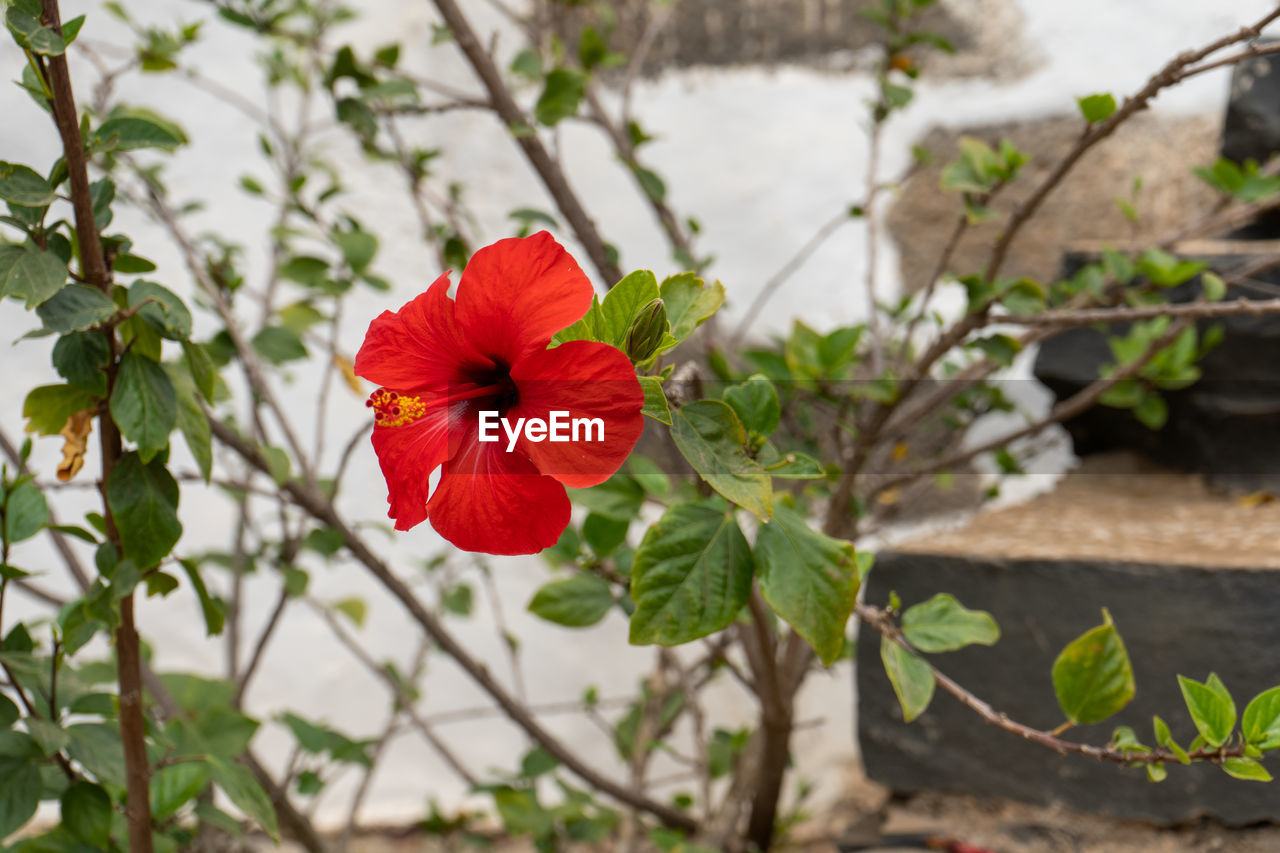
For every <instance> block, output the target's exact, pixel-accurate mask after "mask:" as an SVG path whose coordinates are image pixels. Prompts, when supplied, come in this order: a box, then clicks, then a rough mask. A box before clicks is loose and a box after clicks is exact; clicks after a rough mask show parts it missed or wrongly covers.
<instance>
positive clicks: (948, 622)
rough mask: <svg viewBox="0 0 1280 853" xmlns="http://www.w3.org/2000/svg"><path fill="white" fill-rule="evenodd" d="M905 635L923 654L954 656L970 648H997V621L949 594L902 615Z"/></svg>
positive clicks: (943, 593)
mask: <svg viewBox="0 0 1280 853" xmlns="http://www.w3.org/2000/svg"><path fill="white" fill-rule="evenodd" d="M902 633H904V634H905V635H906V637H907V640H908V641H909V642H910V643H911V645H912V646H914V647H915V648H917V649H919V650H920V651H922V652H925V653H928V654H933V653H936V652H950V651H954V650H956V649H962V648H964V647H965V646H968V645H970V644H974V643H976V644H979V645H983V646H991V645H995V643H996V641H997V640H999V639H1000V628H999V626H998V625H996V620H995V619H993V618H992V617H991V614H990V613H987V612H986V611H985V610H969V609H968V608H966V607H965V606H964V605H962V604H961V603H960V602H959V601H957V600H956V597H955V596H954V595H952V594H951V593H948V592H940V593H938V594H937V595H935V596H934V597H933V598H931V599H929V600H928V601H926V602H923V603H921V604H917V605H915V606H913V607H909V608H908V609H907V611H906V612H905V613H903V614H902Z"/></svg>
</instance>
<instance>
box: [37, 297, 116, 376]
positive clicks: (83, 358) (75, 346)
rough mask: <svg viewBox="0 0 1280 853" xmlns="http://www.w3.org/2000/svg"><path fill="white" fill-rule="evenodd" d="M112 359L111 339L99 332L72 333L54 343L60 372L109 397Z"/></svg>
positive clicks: (55, 363)
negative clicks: (108, 362)
mask: <svg viewBox="0 0 1280 853" xmlns="http://www.w3.org/2000/svg"><path fill="white" fill-rule="evenodd" d="M45 304H48V303H45ZM41 307H44V306H41ZM109 359H110V348H109V347H108V346H107V339H106V337H105V336H103V335H100V334H98V333H96V332H72V333H70V334H67V335H63V336H62V337H60V338H58V342H57V343H56V344H54V345H53V366H54V369H55V370H57V371H58V374H59V375H60V376H61V377H62V378H63V379H65V380H67V382H69V383H70V384H72V385H75V386H77V387H79V388H83V389H84V390H86V391H89V392H90V393H93V394H101V395H103V396H106V393H107V374H106V367H107V361H108V360H109Z"/></svg>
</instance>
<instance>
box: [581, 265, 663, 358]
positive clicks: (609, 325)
mask: <svg viewBox="0 0 1280 853" xmlns="http://www.w3.org/2000/svg"><path fill="white" fill-rule="evenodd" d="M658 298H659V292H658V279H657V277H655V276H654V274H653V273H652V272H650V271H649V270H636V271H635V272H633V273H631V274H630V275H628V276H626V277H625V278H623V279H622V281H620V282H618V283H617V284H615V285H614V286H613V287H611V288H610V289H609V292H608V293H606V294H605V297H604V300H603V301H602V302H601V303H600V308H599V309H598V310H599V311H600V323H599V334H600V337H599V338H598V339H597V340H601V341H604V342H605V343H606V344H609V345H610V346H615V347H618V348H620V349H621V348H622V346H623V344H625V343H626V340H627V330H628V329H630V328H631V323H632V321H634V320H635V318H636V314H637V312H639V311H640V309H641V308H643V307H644V306H646V305H648V304H649V303H650V302H652V301H653V300H655V299H658ZM592 310H593V311H594V310H597V309H595V308H593V309H592Z"/></svg>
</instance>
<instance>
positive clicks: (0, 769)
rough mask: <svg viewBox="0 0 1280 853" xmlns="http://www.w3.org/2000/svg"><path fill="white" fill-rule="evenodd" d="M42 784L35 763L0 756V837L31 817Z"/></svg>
mask: <svg viewBox="0 0 1280 853" xmlns="http://www.w3.org/2000/svg"><path fill="white" fill-rule="evenodd" d="M42 787H43V786H42V785H41V784H40V770H39V768H38V767H37V766H36V765H34V764H27V763H19V762H16V761H12V760H5V759H0V838H4V837H5V836H7V835H9V834H11V833H12V832H14V831H15V830H17V829H20V828H21V827H22V826H24V825H25V824H26V822H27V821H29V820H31V816H32V815H34V814H35V813H36V806H38V805H40V791H41V789H42Z"/></svg>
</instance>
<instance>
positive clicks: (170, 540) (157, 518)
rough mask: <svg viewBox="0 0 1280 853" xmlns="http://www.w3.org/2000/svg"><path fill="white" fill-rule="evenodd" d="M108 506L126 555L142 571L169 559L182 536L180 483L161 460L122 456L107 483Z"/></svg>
mask: <svg viewBox="0 0 1280 853" xmlns="http://www.w3.org/2000/svg"><path fill="white" fill-rule="evenodd" d="M107 504H108V505H109V506H110V507H111V512H112V513H113V514H114V515H115V519H116V522H117V525H118V526H119V529H120V544H121V545H122V546H123V548H124V555H125V556H126V557H128V558H129V559H130V560H132V561H133V562H134V564H135V565H137V566H138V567H139V568H141V569H149V568H151V567H152V566H154V565H156V564H157V563H159V562H160V561H161V560H162V559H164V558H165V557H166V556H168V554H169V552H170V551H171V550H173V546H174V545H175V544H177V542H178V539H179V538H180V537H181V536H182V523H181V522H180V521H178V484H177V482H176V481H175V480H174V479H173V476H172V475H171V474H170V473H169V472H168V471H167V470H166V469H165V467H164V465H163V464H162V463H161V462H160V460H158V459H152V460H151V461H150V462H147V463H144V462H143V461H142V457H141V456H139V455H138V454H137V453H126V454H125V455H124V456H123V457H121V459H120V462H119V463H118V464H117V465H116V467H115V470H114V471H112V472H111V479H110V480H109V481H108V483H107Z"/></svg>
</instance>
